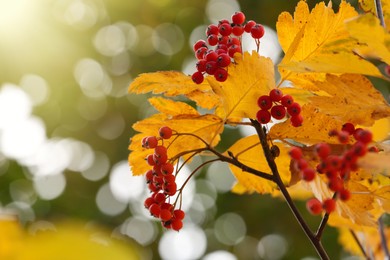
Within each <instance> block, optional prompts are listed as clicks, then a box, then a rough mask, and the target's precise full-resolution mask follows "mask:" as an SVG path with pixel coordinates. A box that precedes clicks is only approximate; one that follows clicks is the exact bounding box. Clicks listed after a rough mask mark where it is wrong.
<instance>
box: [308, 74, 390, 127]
mask: <svg viewBox="0 0 390 260" xmlns="http://www.w3.org/2000/svg"><path fill="white" fill-rule="evenodd" d="M314 84H315V85H317V87H318V88H319V89H320V90H321V91H323V92H326V94H327V95H326V96H325V95H322V96H319V95H318V96H313V97H310V98H309V99H310V100H311V103H312V104H313V105H314V106H316V107H318V109H319V110H320V112H322V113H324V114H325V115H329V116H331V117H333V118H335V119H337V120H339V121H341V122H350V123H353V124H355V125H357V124H359V125H365V126H370V125H372V124H374V121H375V120H378V119H381V118H385V117H389V116H390V107H389V105H388V104H387V102H386V100H385V99H384V98H383V95H382V94H381V93H380V92H379V91H378V90H376V89H375V87H374V86H373V85H372V84H371V82H370V81H369V80H368V79H367V78H366V77H364V76H362V75H356V74H344V75H341V76H335V75H330V74H328V75H327V76H326V80H325V81H322V82H321V81H318V82H314Z"/></svg>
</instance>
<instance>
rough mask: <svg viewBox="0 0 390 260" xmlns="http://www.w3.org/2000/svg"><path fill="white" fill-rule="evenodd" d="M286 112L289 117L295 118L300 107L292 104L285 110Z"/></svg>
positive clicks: (299, 111)
mask: <svg viewBox="0 0 390 260" xmlns="http://www.w3.org/2000/svg"><path fill="white" fill-rule="evenodd" d="M287 112H288V114H289V115H290V116H297V115H299V114H300V113H301V105H299V104H298V103H297V102H294V103H292V104H291V105H290V106H289V107H288V108H287Z"/></svg>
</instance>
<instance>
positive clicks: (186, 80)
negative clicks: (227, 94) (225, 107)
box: [129, 71, 219, 109]
mask: <svg viewBox="0 0 390 260" xmlns="http://www.w3.org/2000/svg"><path fill="white" fill-rule="evenodd" d="M129 92H130V93H136V94H143V93H147V92H152V93H153V94H164V95H165V96H169V97H172V96H179V95H185V96H187V95H188V96H187V97H188V98H190V99H191V100H193V101H195V102H197V104H198V105H199V106H202V107H205V108H207V109H211V108H213V107H215V106H216V105H217V104H218V102H219V99H218V98H217V97H216V96H215V94H214V93H213V91H212V89H211V88H210V86H209V85H208V84H207V83H206V82H204V83H202V84H199V85H198V84H195V83H194V82H193V81H192V79H191V77H190V76H187V75H184V74H183V73H181V72H178V71H159V72H153V73H144V74H140V75H139V76H138V77H137V78H136V79H135V80H134V81H133V82H132V83H131V84H130V86H129ZM203 93H204V94H205V96H204V98H205V99H206V100H203V96H202V94H203Z"/></svg>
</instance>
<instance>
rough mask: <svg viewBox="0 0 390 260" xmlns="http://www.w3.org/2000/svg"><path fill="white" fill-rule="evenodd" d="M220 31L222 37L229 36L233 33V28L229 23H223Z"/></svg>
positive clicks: (219, 27) (219, 28)
mask: <svg viewBox="0 0 390 260" xmlns="http://www.w3.org/2000/svg"><path fill="white" fill-rule="evenodd" d="M218 30H219V33H220V34H221V35H222V36H229V35H230V34H231V33H232V27H231V26H230V24H229V23H223V24H221V25H219V26H218Z"/></svg>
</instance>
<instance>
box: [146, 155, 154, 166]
mask: <svg viewBox="0 0 390 260" xmlns="http://www.w3.org/2000/svg"><path fill="white" fill-rule="evenodd" d="M146 162H147V163H148V164H149V165H150V166H153V165H156V162H155V161H154V160H153V154H149V155H148V156H146Z"/></svg>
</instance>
